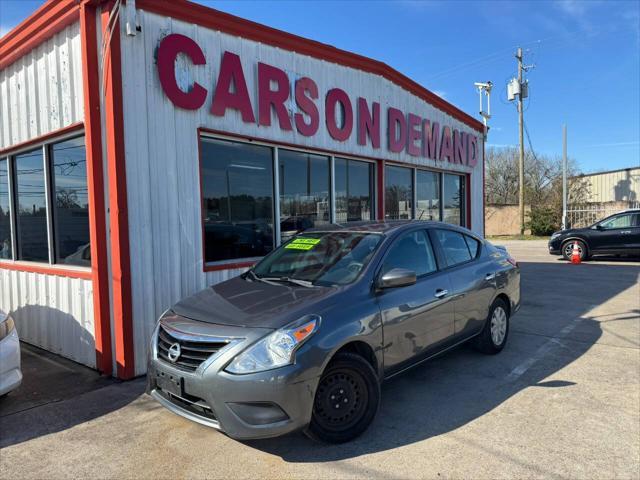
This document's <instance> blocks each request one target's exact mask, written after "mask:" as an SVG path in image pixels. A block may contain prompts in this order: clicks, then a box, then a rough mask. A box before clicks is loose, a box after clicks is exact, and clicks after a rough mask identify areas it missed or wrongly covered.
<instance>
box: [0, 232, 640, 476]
mask: <svg viewBox="0 0 640 480" xmlns="http://www.w3.org/2000/svg"><path fill="white" fill-rule="evenodd" d="M494 243H501V244H503V245H505V246H507V248H508V249H509V251H510V252H511V253H512V254H513V256H514V257H515V258H516V259H517V260H518V261H519V262H520V265H521V268H522V300H523V302H522V308H521V311H520V312H519V313H518V314H517V315H516V316H515V317H514V318H513V319H512V324H511V331H510V337H509V342H508V345H507V346H506V348H505V349H504V351H503V352H502V353H501V354H499V355H496V356H484V355H481V354H479V353H477V352H475V351H474V350H472V349H471V348H469V347H467V346H463V347H460V348H458V349H456V350H454V351H453V352H451V353H449V354H447V355H445V356H442V357H440V358H437V359H435V360H433V361H431V362H428V363H427V364H424V365H422V366H419V367H416V368H414V369H413V370H411V371H409V372H407V373H406V374H404V375H402V376H399V377H397V378H395V379H393V380H391V381H389V382H388V383H386V384H385V385H384V386H383V389H382V404H381V407H380V411H379V413H378V416H377V418H376V420H375V421H374V423H373V425H372V426H371V428H370V429H369V430H368V431H367V432H366V433H365V434H364V435H363V436H362V437H361V438H359V439H357V440H355V441H353V442H351V443H348V444H345V445H339V446H332V445H322V444H318V443H315V442H313V441H311V440H308V439H307V438H306V437H304V436H303V435H302V434H299V433H297V434H292V435H288V436H286V437H282V438H277V439H272V440H264V441H254V442H244V443H243V442H238V441H235V440H232V439H230V438H228V437H226V436H224V435H223V434H221V433H218V432H216V431H213V430H211V429H209V428H207V427H204V426H201V425H198V424H195V423H192V422H189V421H187V420H184V419H182V418H180V417H177V416H175V415H173V414H171V413H170V412H168V411H166V410H165V409H163V408H162V407H160V406H159V405H158V404H157V403H155V402H154V401H153V400H151V398H149V397H148V396H146V395H145V394H144V393H143V392H144V379H138V380H134V381H132V382H116V381H113V380H109V379H101V378H100V377H98V376H97V374H94V373H93V372H90V371H87V370H86V369H84V368H83V367H76V368H78V369H79V372H80V373H78V374H77V375H75V376H73V375H62V376H58V377H57V378H55V376H49V375H42V374H41V375H40V376H39V380H38V381H37V382H33V381H32V382H30V383H29V385H30V388H29V389H22V391H17V392H14V393H12V394H10V395H9V396H8V397H7V398H6V399H3V400H0V478H12V479H15V478H63V477H64V478H78V477H81V478H151V477H153V478H204V477H207V478H225V479H226V478H278V479H280V478H330V477H331V478H382V479H396V478H474V479H483V478H487V479H489V478H602V479H610V478H625V479H627V478H628V479H636V478H640V283H639V276H640V262H637V261H636V262H630V261H627V260H624V259H604V260H597V261H593V262H588V263H584V264H582V265H570V264H568V263H566V262H564V261H562V260H559V259H558V258H557V257H552V256H550V255H548V254H547V252H546V242H544V241H505V242H494ZM36 353H37V351H36ZM30 354H33V351H30ZM45 357H46V359H47V362H45V363H46V364H47V365H49V367H46V366H44V363H43V366H42V367H41V368H43V369H46V368H53V367H51V362H53V363H54V364H55V362H56V361H57V360H56V357H55V356H52V355H48V354H47V355H45ZM30 361H35V362H37V358H36V359H35V360H33V359H31V360H30ZM70 365H73V364H72V363H71V362H68V364H67V363H65V366H66V367H69V368H73V367H70ZM52 382H54V383H55V385H54V384H52ZM60 382H70V383H69V384H68V385H75V387H74V388H75V390H72V389H71V388H64V385H65V384H64V383H60ZM25 391H26V392H27V393H25ZM51 392H54V393H51ZM55 392H58V393H55ZM29 402H30V403H29Z"/></svg>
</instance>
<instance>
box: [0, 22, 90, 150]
mask: <svg viewBox="0 0 640 480" xmlns="http://www.w3.org/2000/svg"><path fill="white" fill-rule="evenodd" d="M81 59H82V56H81V48H80V24H79V23H78V22H76V23H74V24H71V25H69V26H68V27H66V28H65V29H64V30H62V31H60V32H58V33H57V34H56V35H54V36H53V37H51V38H50V39H49V40H47V41H45V42H44V43H42V44H40V45H39V46H38V47H36V48H34V49H33V50H31V51H30V52H29V53H27V54H26V55H25V56H23V57H22V58H20V59H19V60H17V61H15V62H14V63H12V64H11V65H9V66H8V67H6V68H5V69H3V70H1V71H0V149H3V148H7V147H10V146H12V145H15V144H18V143H21V142H25V141H27V140H30V139H32V138H35V137H38V136H40V135H44V134H47V133H49V132H53V131H55V130H58V129H60V128H63V127H66V126H68V125H71V124H73V123H77V122H81V121H82V120H83V119H84V110H83V96H82V95H83V93H82V66H81Z"/></svg>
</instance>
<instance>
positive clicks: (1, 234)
mask: <svg viewBox="0 0 640 480" xmlns="http://www.w3.org/2000/svg"><path fill="white" fill-rule="evenodd" d="M9 206H10V199H9V161H8V160H7V159H6V158H0V258H2V259H11V258H12V257H13V250H12V242H11V217H10V213H11V212H10V211H9Z"/></svg>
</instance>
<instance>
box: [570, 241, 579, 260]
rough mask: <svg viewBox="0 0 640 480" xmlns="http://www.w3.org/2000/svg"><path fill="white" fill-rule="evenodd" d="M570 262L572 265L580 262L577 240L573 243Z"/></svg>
mask: <svg viewBox="0 0 640 480" xmlns="http://www.w3.org/2000/svg"><path fill="white" fill-rule="evenodd" d="M571 263H573V264H574V265H579V264H580V249H579V248H578V242H574V243H573V250H572V251H571Z"/></svg>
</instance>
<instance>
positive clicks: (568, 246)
mask: <svg viewBox="0 0 640 480" xmlns="http://www.w3.org/2000/svg"><path fill="white" fill-rule="evenodd" d="M574 243H575V244H576V245H577V246H578V252H579V253H580V260H586V259H587V258H588V255H587V246H586V245H585V243H584V242H583V241H582V240H569V241H567V242H565V243H564V244H563V245H562V256H563V257H564V259H565V260H569V261H571V257H572V256H573V244H574Z"/></svg>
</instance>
